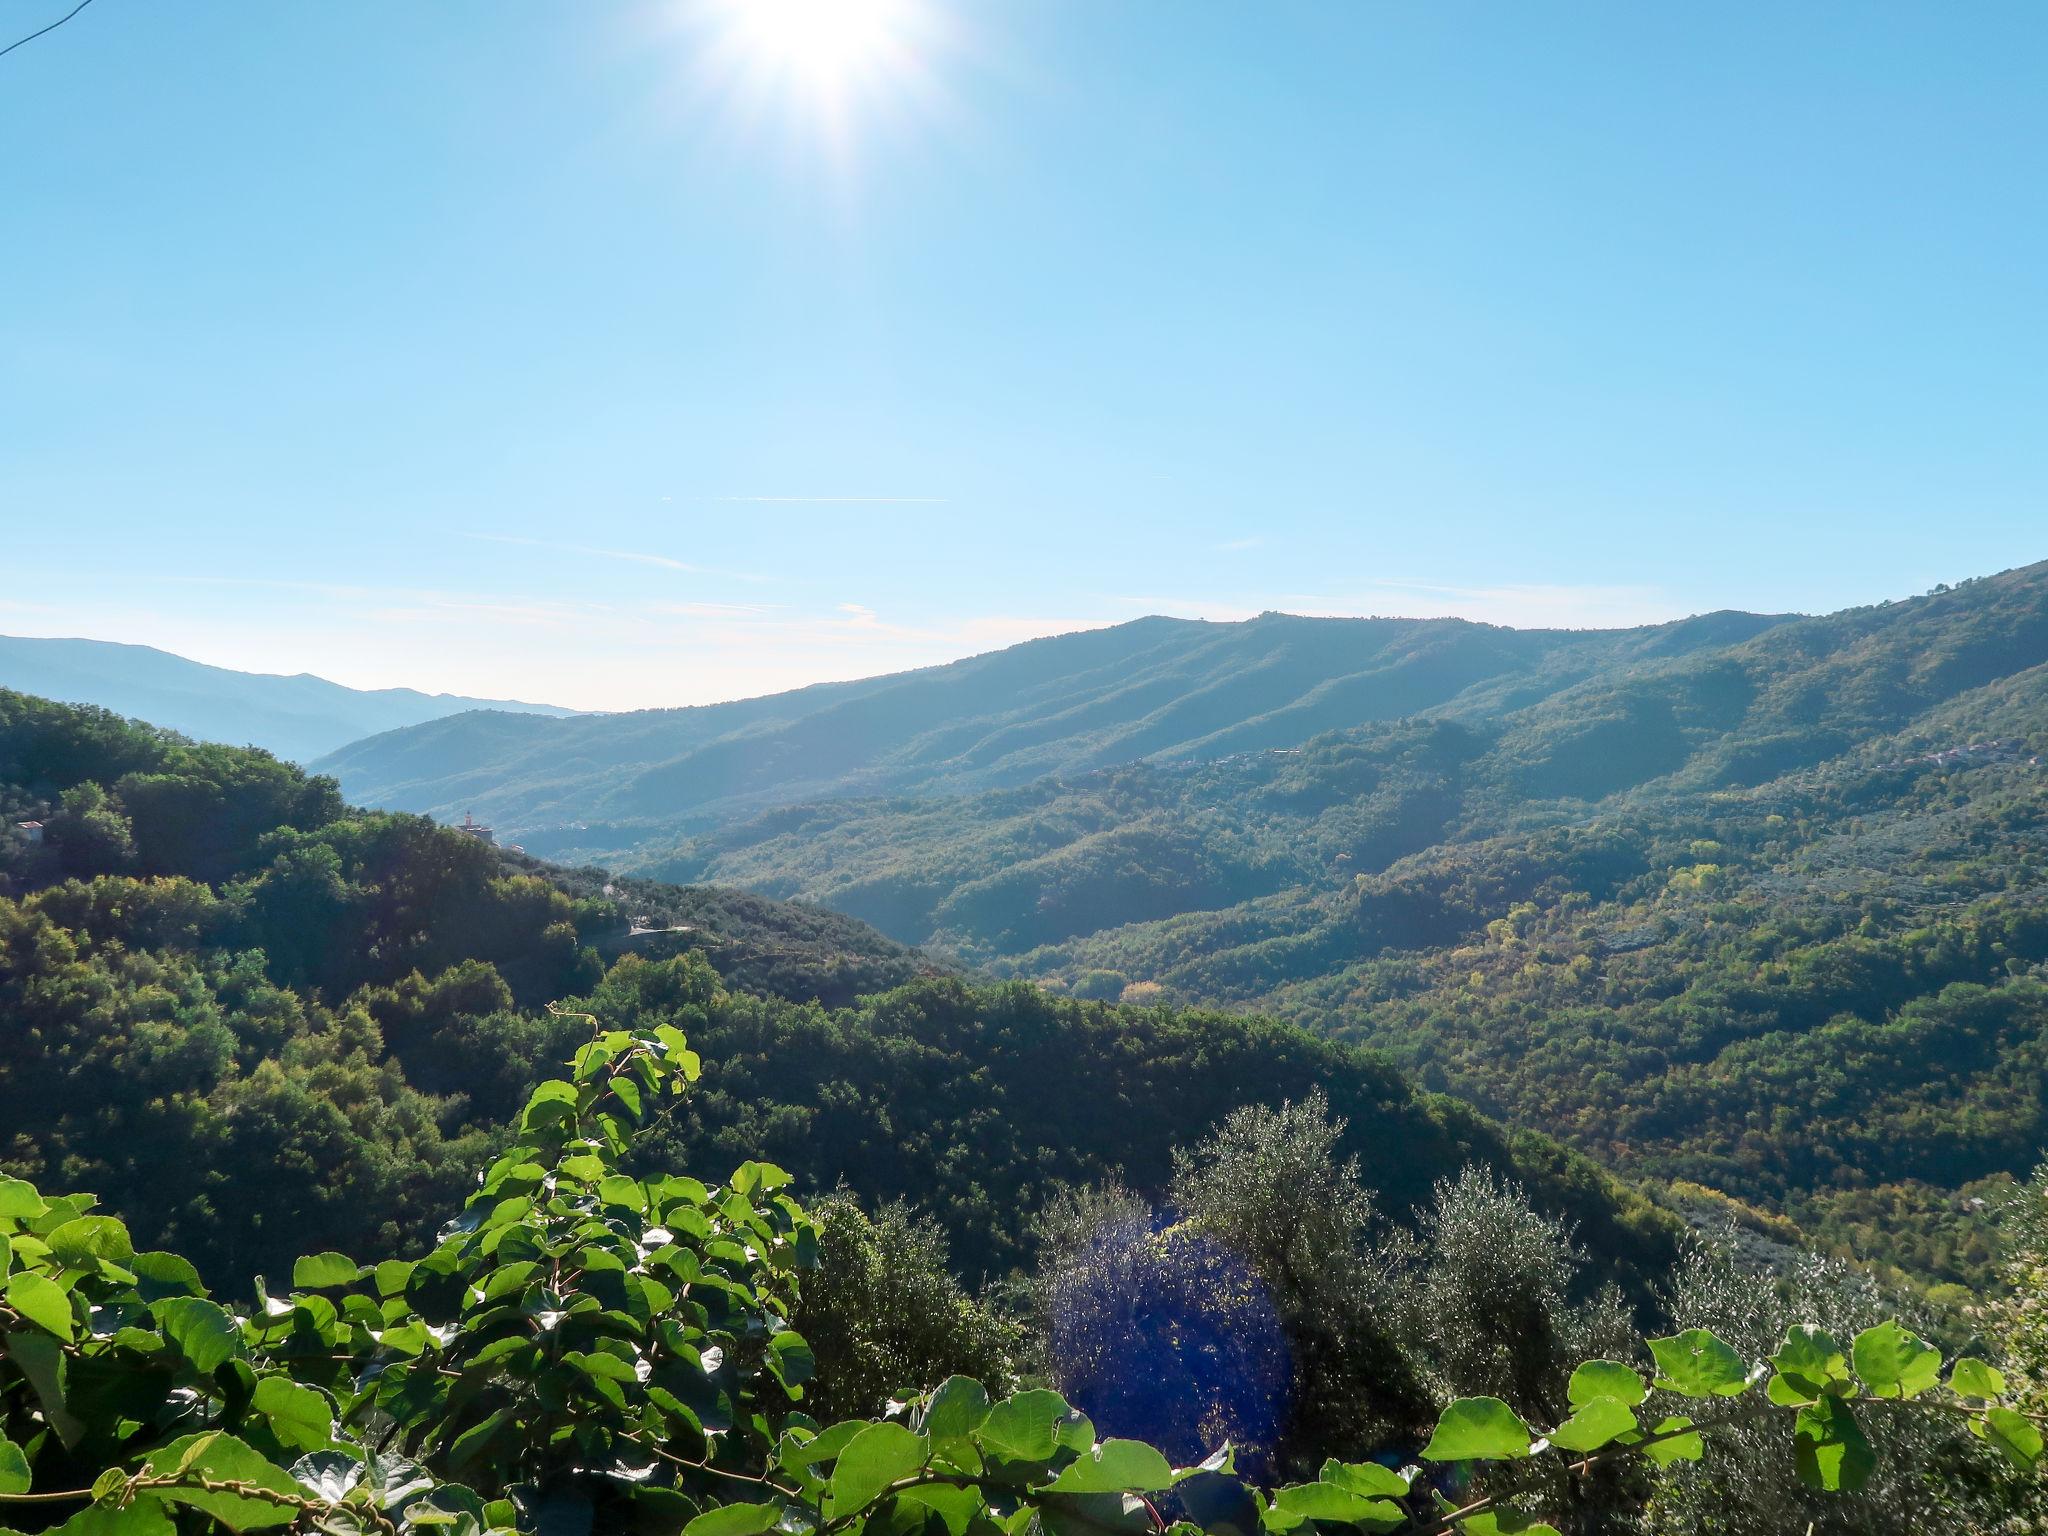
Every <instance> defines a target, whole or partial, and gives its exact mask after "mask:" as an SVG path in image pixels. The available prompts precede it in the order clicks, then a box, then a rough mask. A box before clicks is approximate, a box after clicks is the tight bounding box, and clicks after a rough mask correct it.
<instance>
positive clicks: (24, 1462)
mask: <svg viewBox="0 0 2048 1536" xmlns="http://www.w3.org/2000/svg"><path fill="white" fill-rule="evenodd" d="M33 1481H34V1478H33V1477H32V1476H31V1475H30V1473H29V1469H28V1453H27V1452H26V1451H24V1450H23V1449H22V1448H21V1447H20V1446H18V1445H16V1444H15V1443H14V1442H13V1441H12V1440H9V1439H6V1438H4V1437H0V1493H27V1492H28V1490H29V1485H30V1483H32V1482H33Z"/></svg>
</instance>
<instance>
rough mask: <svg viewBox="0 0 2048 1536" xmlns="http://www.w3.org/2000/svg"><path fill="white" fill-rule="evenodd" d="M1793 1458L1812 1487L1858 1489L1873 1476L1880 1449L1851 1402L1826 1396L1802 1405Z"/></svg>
mask: <svg viewBox="0 0 2048 1536" xmlns="http://www.w3.org/2000/svg"><path fill="white" fill-rule="evenodd" d="M1792 1462H1793V1465H1794V1466H1795V1467H1797V1468H1798V1469H1799V1476H1800V1479H1801V1481H1803V1482H1805V1483H1806V1484H1807V1485H1808V1486H1809V1487H1813V1488H1820V1489H1823V1490H1825V1491H1826V1492H1829V1493H1837V1492H1840V1493H1854V1492H1855V1491H1856V1490H1857V1489H1859V1488H1861V1487H1862V1486H1863V1485H1864V1484H1865V1483H1867V1482H1868V1481H1869V1480H1870V1474H1871V1471H1872V1469H1874V1468H1875V1467H1876V1466H1877V1453H1876V1452H1875V1451H1873V1450H1872V1449H1871V1448H1870V1442H1869V1440H1867V1439H1866V1438H1864V1434H1863V1427H1862V1425H1860V1424H1858V1423H1857V1422H1856V1415H1855V1414H1854V1413H1852V1412H1851V1411H1850V1409H1849V1405H1848V1404H1847V1403H1845V1402H1843V1401H1842V1400H1841V1399H1840V1398H1839V1397H1823V1398H1821V1399H1820V1400H1819V1401H1818V1402H1814V1403H1809V1404H1808V1405H1807V1406H1806V1407H1804V1408H1802V1409H1800V1410H1799V1417H1798V1418H1797V1419H1796V1420H1795V1421H1794V1422H1793V1427H1792Z"/></svg>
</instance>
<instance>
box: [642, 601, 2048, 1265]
mask: <svg viewBox="0 0 2048 1536" xmlns="http://www.w3.org/2000/svg"><path fill="white" fill-rule="evenodd" d="M2044 753H2048V566H2033V567H2029V568H2027V569H2024V570H2020V571H2014V572H2009V573H2007V574H2005V575H2003V576H1999V577H1994V578H1991V579H1988V580H1984V581H1978V582H1972V583H1967V584H1965V585H1964V586H1963V587H1960V588H1958V589H1956V590H1953V591H1943V592H1939V593H1935V594H1931V595H1929V596H1927V597H1923V598H1918V599H1914V600H1912V601H1910V602H1905V603H1895V604H1888V605H1884V606H1881V607H1877V608H1871V609H1863V610H1857V611H1854V612H1850V613H1844V614H1836V615H1832V616H1829V617H1827V618H1822V619H1812V620H1800V621H1794V622H1788V623H1783V624H1779V625H1775V626H1773V627H1771V628H1769V629H1768V630H1765V631H1764V632H1762V633H1760V634H1757V635H1755V636H1754V637H1752V638H1750V639H1747V640H1745V641H1743V642H1741V643H1739V644H1736V645H1733V646H1729V647H1725V648H1718V649H1713V650H1709V651H1703V652H1699V653H1697V654H1693V655H1690V656H1685V657H1681V658H1678V659H1675V660H1668V661H1663V662H1656V663H1650V662H1643V663H1637V664H1633V665H1631V666H1629V667H1627V668H1624V669H1621V670H1620V671H1617V672H1614V673H1609V674H1603V675H1601V676H1598V677H1594V678H1591V679H1588V680H1585V681H1583V682H1580V683H1577V684H1575V685H1573V686H1572V687H1570V688H1566V689H1563V690H1561V691H1558V692H1556V693H1554V694H1551V695H1547V696H1545V697H1542V698H1540V699H1537V700H1535V701H1534V702H1522V701H1519V700H1517V699H1515V698H1513V697H1488V698H1481V697H1480V696H1478V695H1474V696H1468V697H1467V698H1465V699H1463V700H1462V701H1460V702H1459V703H1457V704H1456V705H1455V706H1452V707H1446V708H1440V709H1436V710H1432V711H1427V712H1424V713H1423V714H1421V715H1418V716H1417V717H1415V718H1411V719H1407V720H1401V721H1392V722H1379V723H1370V724H1361V725H1355V726H1353V727H1351V728H1349V729H1346V730H1342V731H1337V732H1332V733H1328V734H1325V735H1323V736H1320V737H1317V738H1315V739H1313V740H1311V741H1309V742H1307V743H1305V744H1304V745H1302V746H1300V747H1298V748H1292V747H1291V748H1279V749H1271V750H1264V751H1258V752H1242V753H1234V754H1231V755H1230V756H1228V757H1226V758H1224V759H1222V760H1220V761H1214V762H1181V763H1161V762H1150V763H1144V764H1133V765H1127V766H1124V767H1119V768H1114V769H1108V770H1104V771H1100V772H1096V773H1091V774H1085V775H1079V776H1067V777H1056V778H1047V779H1043V780H1039V781H1037V782H1035V783H1032V784H1030V785H1026V786H1022V787H1019V788H1014V789H1005V790H1000V791H994V792H989V793H984V794H979V795H969V796H959V797H952V798H941V797H930V798H924V799H915V800H912V799H901V798H899V799H868V800H836V801H830V802H821V803H816V804H809V805H801V806H791V807H784V808H780V809H776V810H773V811H768V812H764V813H761V814H759V815H756V816H753V817H751V818H741V819H735V820H733V821H730V822H728V823H725V824H722V825H720V826H717V827H715V828H711V829H707V830H705V831H702V832H699V833H697V834H695V835H692V836H689V837H687V838H685V839H683V840H682V841H680V842H679V843H678V844H676V845H675V846H674V847H672V848H669V849H667V850H664V851H661V852H655V853H649V854H645V855H642V856H641V858H640V860H639V863H640V867H642V868H644V869H646V870H648V871H649V872H652V873H656V874H659V875H662V876H664V877H667V878H672V879H682V880H713V881H718V882H722V883H723V882H730V883H736V884H742V885H746V886H749V887H752V888H754V889H757V890H761V891H764V892H767V893H769V894H772V895H776V896H783V897H803V898H806V899H810V900H816V901H822V902H825V903H828V904H830V905H832V906H833V907H835V908H837V909H839V910H841V911H844V912H848V913H851V914H854V915H857V916H860V917H863V918H865V919H867V920H868V921H870V922H873V923H875V924H876V925H878V926H879V927H881V928H882V929H884V930H885V931H887V932H889V933H892V934H894V935H896V936H898V937H900V938H903V939H906V940H909V941H912V942H916V943H920V944H924V945H927V946H929V947H931V948H932V949H933V950H935V951H936V952H938V953H941V954H948V955H952V956H955V957H957V958H959V959H961V960H964V961H967V962H970V963H974V964H979V965H984V966H988V967H991V968H993V969H995V970H997V971H998V972H1001V973H1007V974H1014V975H1020V976H1029V977H1032V978H1035V979H1038V980H1040V981H1044V982H1048V983H1050V984H1053V985H1056V986H1060V987H1063V988H1065V989H1067V990H1069V991H1070V992H1072V993H1074V994H1075V995H1079V996H1084V997H1110V998H1114V997H1123V996H1129V997H1132V998H1160V999H1169V1000H1177V1001H1182V1002H1201V1003H1226V1004H1231V1005H1235V1006H1249V1007H1255V1008H1258V1009H1261V1010H1266V1011H1272V1012H1277V1013H1279V1014H1281V1015H1283V1016H1285V1017H1289V1018H1293V1019H1296V1020H1299V1021H1301V1022H1304V1023H1307V1024H1310V1025H1311V1026H1313V1027H1315V1028H1316V1029H1318V1030H1320V1031H1322V1032H1325V1033H1327V1034H1331V1035H1334V1036H1337V1037H1340V1038H1345V1039H1352V1040H1359V1041H1363V1042H1367V1043H1370V1044H1373V1045H1376V1046H1378V1047H1380V1048H1382V1049H1384V1050H1386V1051H1388V1052H1389V1053H1391V1054H1392V1055H1393V1056H1394V1058H1395V1059H1396V1060H1398V1061H1400V1062H1401V1063H1402V1064H1403V1065H1405V1066H1407V1067H1408V1068H1410V1069H1411V1070H1413V1071H1415V1072H1417V1073H1419V1074H1421V1076H1422V1078H1423V1080H1424V1081H1425V1082H1427V1083H1429V1084H1431V1085H1432V1086H1436V1087H1440V1088H1446V1089H1449V1090H1451V1091H1453V1092H1456V1093H1458V1094H1460V1095H1463V1096H1466V1097H1469V1098H1470V1099H1472V1100H1473V1101H1474V1102H1476V1103H1478V1104H1480V1105H1482V1106H1483V1107H1485V1108H1487V1109H1488V1110H1489V1111H1491V1112H1493V1113H1496V1114H1499V1115H1502V1116H1504V1117H1507V1118H1508V1119H1510V1120H1512V1121H1515V1122H1518V1123H1522V1124H1527V1125H1532V1126H1541V1127H1543V1128H1545V1129H1547V1130H1553V1131H1556V1132H1558V1133H1561V1134H1563V1135H1565V1136H1566V1137H1568V1138H1569V1139H1571V1140H1572V1141H1574V1142H1575V1143H1576V1144H1577V1145H1579V1146H1581V1147H1583V1148H1585V1149H1587V1150H1590V1151H1593V1152H1595V1153H1596V1154H1598V1155H1599V1156H1601V1157H1602V1158H1603V1159H1604V1160H1607V1161H1609V1162H1610V1163H1611V1164H1612V1165H1613V1166H1617V1167H1621V1168H1625V1169H1628V1170H1631V1171H1634V1172H1637V1173H1641V1174H1650V1175H1654V1176H1656V1177H1658V1178H1660V1179H1666V1180H1680V1181H1686V1182H1688V1183H1692V1184H1697V1185H1701V1186H1706V1187H1707V1188H1709V1189H1712V1190H1718V1191H1722V1192H1725V1193H1728V1194H1731V1195H1734V1196H1737V1197H1739V1198H1740V1199H1742V1200H1744V1201H1747V1202H1750V1203H1752V1204H1754V1205H1756V1206H1759V1207H1761V1208H1764V1209H1766V1210H1768V1211H1774V1212H1779V1213H1784V1214H1789V1215H1790V1216H1792V1217H1793V1218H1794V1219H1795V1220H1796V1221H1797V1222H1798V1224H1799V1226H1800V1227H1801V1228H1802V1229H1803V1230H1804V1231H1806V1232H1807V1233H1808V1234H1809V1235H1810V1236H1813V1237H1815V1238H1817V1239H1825V1240H1826V1241H1829V1242H1832V1243H1836V1244H1838V1245H1840V1246H1841V1247H1842V1248H1843V1249H1844V1250H1845V1251H1849V1252H1853V1253H1856V1254H1858V1255H1859V1256H1863V1257H1868V1258H1881V1259H1888V1260H1895V1261H1897V1262H1899V1263H1902V1264H1904V1265H1906V1266H1908V1267H1909V1268H1911V1269H1913V1270H1914V1271H1916V1272H1917V1273H1920V1274H1922V1275H1925V1276H1929V1277H1936V1278H1942V1279H1947V1280H1975V1279H1979V1278H1981V1277H1982V1275H1983V1273H1984V1266H1985V1265H1986V1263H1987V1262H1988V1256H1989V1252H1990V1246H1989V1245H1990V1235H1989V1233H1988V1231H1987V1230H1986V1228H1985V1226H1984V1224H1983V1222H1982V1220H1981V1219H1980V1211H1981V1208H1982V1202H1983V1200H1984V1199H1985V1197H1987V1196H1992V1195H1995V1193H1996V1190H1997V1188H1998V1187H1999V1186H2000V1185H2001V1184H2002V1182H2003V1181H2005V1180H2007V1179H2009V1177H2010V1176H2012V1175H2014V1174H2018V1173H2023V1172H2024V1171H2025V1170H2026V1168H2028V1167H2029V1166H2031V1163H2032V1160H2033V1159H2034V1158H2035V1157H2037V1156H2038V1155H2039V1153H2040V1150H2041V1148H2042V1146H2043V1144H2044V1141H2048V1108H2044V1102H2043V1088H2042V1081H2043V1078H2042V1073H2043V1067H2044V1060H2043V1050H2044V1046H2043V1043H2042V1042H2043V1031H2044V1027H2048V1003H2044V993H2043V987H2044V981H2043V974H2042V964H2043V962H2044V960H2048V925H2044V915H2043V914H2044V910H2048V908H2044V896H2048V772H2044V771H2043V770H2042V769H2041V768H2040V766H2039V759H2040V758H2041V757H2042V756H2043V755H2044ZM1987 1181H1988V1182H1987Z"/></svg>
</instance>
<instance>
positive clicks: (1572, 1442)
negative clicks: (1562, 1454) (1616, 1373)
mask: <svg viewBox="0 0 2048 1536" xmlns="http://www.w3.org/2000/svg"><path fill="white" fill-rule="evenodd" d="M1635 1427H1636V1416H1635V1414H1634V1413H1632V1412H1630V1411H1629V1407H1628V1405H1627V1404H1626V1403H1624V1402H1622V1401H1621V1400H1620V1399H1619V1398H1613V1397H1596V1398H1593V1399H1592V1400H1591V1401H1589V1402H1585V1403H1581V1404H1580V1405H1579V1411H1578V1412H1577V1413H1575V1414H1573V1415H1572V1416H1571V1417H1570V1418H1568V1419H1566V1420H1565V1421H1564V1422H1563V1423H1562V1424H1560V1425H1558V1426H1557V1428H1555V1429H1553V1430H1552V1431H1551V1432H1550V1443H1551V1444H1552V1445H1554V1446H1556V1447H1558V1449H1560V1450H1565V1451H1578V1452H1580V1453H1582V1454H1583V1453H1584V1452H1586V1451H1597V1450H1599V1449H1600V1448H1601V1447H1602V1446H1603V1445H1611V1444H1612V1443H1613V1442H1614V1441H1616V1440H1619V1439H1620V1438H1621V1437H1622V1436H1623V1435H1625V1434H1627V1433H1628V1432H1629V1431H1630V1430H1632V1429H1634V1428H1635Z"/></svg>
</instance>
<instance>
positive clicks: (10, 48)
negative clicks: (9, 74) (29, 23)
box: [0, 0, 92, 59]
mask: <svg viewBox="0 0 2048 1536" xmlns="http://www.w3.org/2000/svg"><path fill="white" fill-rule="evenodd" d="M91 4H92V0H78V4H76V5H74V6H73V7H71V9H70V10H68V11H66V12H65V13H64V14H63V15H62V16H59V17H58V18H57V19H56V20H55V21H53V22H51V23H50V24H49V25H48V26H47V27H44V28H43V31H42V32H31V33H29V35H28V36H27V37H24V38H19V39H17V40H16V41H14V42H11V43H9V44H8V45H7V46H6V47H5V48H0V59H4V58H6V57H7V55H8V54H10V53H12V52H14V50H15V49H17V48H19V47H20V46H21V45H22V44H23V43H32V42H34V41H35V40H36V39H37V38H39V37H41V36H42V35H43V32H54V31H56V30H57V29H58V28H59V27H61V26H63V25H64V23H65V22H67V21H69V20H70V19H71V18H72V17H74V16H76V15H77V14H78V13H79V12H80V11H82V10H84V9H85V8H86V7H87V6H88V5H91Z"/></svg>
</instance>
